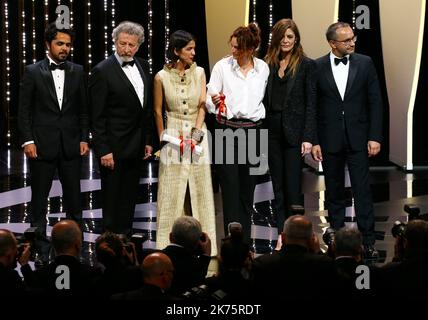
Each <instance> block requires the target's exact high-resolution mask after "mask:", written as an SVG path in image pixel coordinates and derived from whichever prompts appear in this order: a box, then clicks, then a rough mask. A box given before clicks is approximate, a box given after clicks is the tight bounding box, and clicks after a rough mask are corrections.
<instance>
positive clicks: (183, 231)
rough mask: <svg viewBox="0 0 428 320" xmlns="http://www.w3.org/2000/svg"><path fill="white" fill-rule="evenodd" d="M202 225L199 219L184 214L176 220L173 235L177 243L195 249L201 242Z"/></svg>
mask: <svg viewBox="0 0 428 320" xmlns="http://www.w3.org/2000/svg"><path fill="white" fill-rule="evenodd" d="M201 235H202V227H201V224H200V223H199V221H198V220H197V219H195V218H193V217H190V216H182V217H180V218H178V219H176V220H175V221H174V224H173V226H172V230H171V236H172V239H173V241H174V242H175V243H176V244H179V245H181V246H183V247H184V248H186V249H190V250H193V249H194V248H195V247H196V245H197V244H198V243H199V240H200V238H201Z"/></svg>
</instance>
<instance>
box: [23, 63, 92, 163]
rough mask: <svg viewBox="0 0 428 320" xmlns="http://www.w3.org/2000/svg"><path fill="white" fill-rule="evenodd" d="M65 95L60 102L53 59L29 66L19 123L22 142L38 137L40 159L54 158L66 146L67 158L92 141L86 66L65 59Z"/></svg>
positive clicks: (75, 155)
mask: <svg viewBox="0 0 428 320" xmlns="http://www.w3.org/2000/svg"><path fill="white" fill-rule="evenodd" d="M65 63H66V69H65V78H64V96H63V102H62V107H61V109H60V107H59V105H58V99H57V96H56V91H55V85H54V81H53V78H52V73H51V71H50V70H49V60H48V59H47V58H46V59H44V60H41V61H39V62H37V63H35V64H32V65H28V66H26V67H25V73H24V76H23V78H22V81H21V84H20V91H19V109H18V126H19V131H20V134H21V143H24V142H26V141H31V140H34V142H35V144H36V147H37V156H38V157H39V159H45V160H52V159H54V158H56V157H57V156H58V151H59V150H60V148H62V150H63V152H64V155H65V156H66V157H67V158H74V157H79V156H80V142H81V141H84V142H87V141H88V134H89V121H88V114H87V109H88V100H87V89H86V83H87V81H86V75H85V72H84V71H83V67H82V66H80V65H77V64H74V63H72V62H68V61H67V62H65Z"/></svg>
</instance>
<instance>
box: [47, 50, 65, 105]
mask: <svg viewBox="0 0 428 320" xmlns="http://www.w3.org/2000/svg"><path fill="white" fill-rule="evenodd" d="M47 57H48V59H49V65H50V64H51V63H53V64H58V63H56V62H55V61H53V60H52V59H51V57H49V55H47ZM63 63H65V62H63ZM51 73H52V78H53V81H54V84H55V92H56V98H57V100H58V105H59V109H60V110H61V108H62V100H63V97H64V79H65V70H60V69H55V70H51Z"/></svg>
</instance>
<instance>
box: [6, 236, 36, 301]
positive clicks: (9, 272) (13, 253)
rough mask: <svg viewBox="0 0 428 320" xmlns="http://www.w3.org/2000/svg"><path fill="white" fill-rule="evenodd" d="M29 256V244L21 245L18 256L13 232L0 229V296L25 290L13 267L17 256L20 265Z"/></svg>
mask: <svg viewBox="0 0 428 320" xmlns="http://www.w3.org/2000/svg"><path fill="white" fill-rule="evenodd" d="M29 257H30V248H29V246H25V247H23V251H22V254H21V256H20V257H19V256H18V243H17V241H16V238H15V236H14V235H13V233H12V232H10V231H9V230H6V229H0V284H1V286H0V297H2V298H5V297H16V296H21V295H23V294H24V293H25V292H26V287H25V285H24V282H23V281H22V279H21V277H20V276H19V274H18V272H17V271H16V270H15V268H16V262H17V260H18V258H20V260H19V262H20V264H21V265H26V264H27V263H28V259H29Z"/></svg>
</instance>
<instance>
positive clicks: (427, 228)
mask: <svg viewBox="0 0 428 320" xmlns="http://www.w3.org/2000/svg"><path fill="white" fill-rule="evenodd" d="M404 238H405V243H406V249H412V250H428V222H427V221H424V220H420V219H416V220H411V221H409V223H408V224H407V227H406V229H405V231H404Z"/></svg>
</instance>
